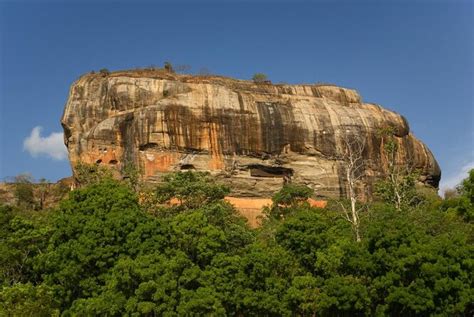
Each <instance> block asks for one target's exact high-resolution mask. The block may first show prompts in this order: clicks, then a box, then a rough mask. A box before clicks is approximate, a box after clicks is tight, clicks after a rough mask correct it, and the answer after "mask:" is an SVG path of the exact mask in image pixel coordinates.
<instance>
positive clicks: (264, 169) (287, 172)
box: [248, 164, 293, 178]
mask: <svg viewBox="0 0 474 317" xmlns="http://www.w3.org/2000/svg"><path fill="white" fill-rule="evenodd" d="M248 167H249V170H250V176H253V177H273V178H289V177H291V176H293V170H292V169H291V168H286V167H281V166H267V165H260V164H253V165H249V166H248Z"/></svg>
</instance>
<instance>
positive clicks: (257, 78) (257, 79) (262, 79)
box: [252, 73, 268, 83]
mask: <svg viewBox="0 0 474 317" xmlns="http://www.w3.org/2000/svg"><path fill="white" fill-rule="evenodd" d="M267 79H268V78H267V75H265V74H263V73H256V74H255V75H253V77H252V80H253V81H254V82H256V83H263V82H265V81H267Z"/></svg>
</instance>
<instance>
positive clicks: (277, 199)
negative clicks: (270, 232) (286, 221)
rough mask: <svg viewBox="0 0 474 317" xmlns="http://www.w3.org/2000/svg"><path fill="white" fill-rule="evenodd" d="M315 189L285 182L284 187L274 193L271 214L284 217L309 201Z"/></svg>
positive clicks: (274, 216)
mask: <svg viewBox="0 0 474 317" xmlns="http://www.w3.org/2000/svg"><path fill="white" fill-rule="evenodd" d="M312 194H313V190H312V189H311V188H309V187H307V186H304V185H297V184H285V185H283V187H282V189H281V190H279V191H278V192H277V193H275V195H273V197H272V200H273V206H272V208H271V210H270V216H271V217H273V218H283V217H285V216H286V215H287V214H288V213H289V212H291V211H293V210H294V209H295V208H297V207H299V206H302V205H304V204H306V205H307V204H308V203H307V199H308V198H309V197H311V195H312Z"/></svg>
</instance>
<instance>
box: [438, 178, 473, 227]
mask: <svg viewBox="0 0 474 317" xmlns="http://www.w3.org/2000/svg"><path fill="white" fill-rule="evenodd" d="M440 209H441V210H442V211H444V212H447V213H454V214H457V215H459V216H461V217H462V218H463V219H464V220H465V221H467V222H472V221H473V220H474V169H471V170H470V171H469V173H468V177H467V178H466V179H464V180H463V181H462V182H461V184H459V185H458V186H457V188H456V195H453V196H452V197H446V199H445V200H444V201H443V202H442V203H441V206H440Z"/></svg>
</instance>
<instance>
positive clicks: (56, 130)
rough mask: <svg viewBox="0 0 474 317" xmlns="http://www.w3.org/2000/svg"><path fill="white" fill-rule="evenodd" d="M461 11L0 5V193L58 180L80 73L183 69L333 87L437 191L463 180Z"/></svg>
mask: <svg viewBox="0 0 474 317" xmlns="http://www.w3.org/2000/svg"><path fill="white" fill-rule="evenodd" d="M473 24H474V5H473V2H472V1H436V0H433V1H428V0H426V1H416V0H415V1H404V0H402V1H363V0H362V1H311V2H309V1H231V0H227V1H213V2H212V1H193V2H191V1H177V2H176V1H175V2H172V1H162V2H153V3H152V2H146V1H95V2H92V1H87V2H85V1H84V2H80V1H67V2H66V1H63V2H61V1H50V2H48V1H38V0H37V1H21V0H20V1H8V0H7V1H5V0H0V180H6V179H8V178H10V177H12V176H15V175H18V174H20V173H31V174H32V176H33V177H34V178H36V179H39V178H42V177H44V178H46V179H49V180H52V181H56V180H58V179H60V178H63V177H67V176H70V175H71V169H70V166H69V162H68V160H67V155H66V152H65V150H64V146H63V142H62V140H63V139H62V128H61V125H60V118H61V115H62V112H63V108H64V105H65V103H66V99H67V96H68V91H69V87H70V85H71V84H72V83H73V82H74V80H76V79H77V78H78V77H79V76H80V75H82V74H84V73H87V72H89V71H91V70H95V71H97V70H99V69H101V68H107V69H109V70H112V71H113V70H120V69H130V68H134V67H147V66H150V65H158V66H161V65H162V64H163V62H164V61H170V62H172V63H173V64H188V65H191V67H192V69H191V71H195V72H197V71H199V70H200V69H202V68H206V69H208V70H210V71H211V72H212V73H214V74H219V75H225V76H231V77H236V78H240V79H249V78H251V77H252V75H253V74H255V73H257V72H261V73H265V74H267V75H268V77H269V79H271V80H272V81H273V82H287V83H315V82H325V83H333V84H337V85H340V86H343V87H348V88H354V89H356V90H357V91H359V93H360V94H361V95H362V98H363V100H364V101H366V102H374V103H377V104H381V105H383V106H384V107H386V108H388V109H391V110H394V111H396V112H398V113H401V114H403V115H404V116H405V117H406V118H407V119H408V122H409V123H410V127H411V129H412V132H413V133H414V134H415V135H416V136H417V137H418V138H419V139H421V140H422V141H423V142H424V143H425V144H427V145H428V147H429V148H430V149H431V151H432V152H433V153H434V155H435V157H436V159H437V160H438V162H439V164H440V166H441V169H442V184H441V186H442V187H453V186H455V185H456V184H457V183H458V182H459V181H460V180H461V179H462V178H464V177H465V176H467V174H466V173H467V171H468V169H470V168H474V127H473V122H474V113H473V108H474V89H473V88H474V87H473V84H474V67H473V66H474V31H473V30H474V25H473Z"/></svg>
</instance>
